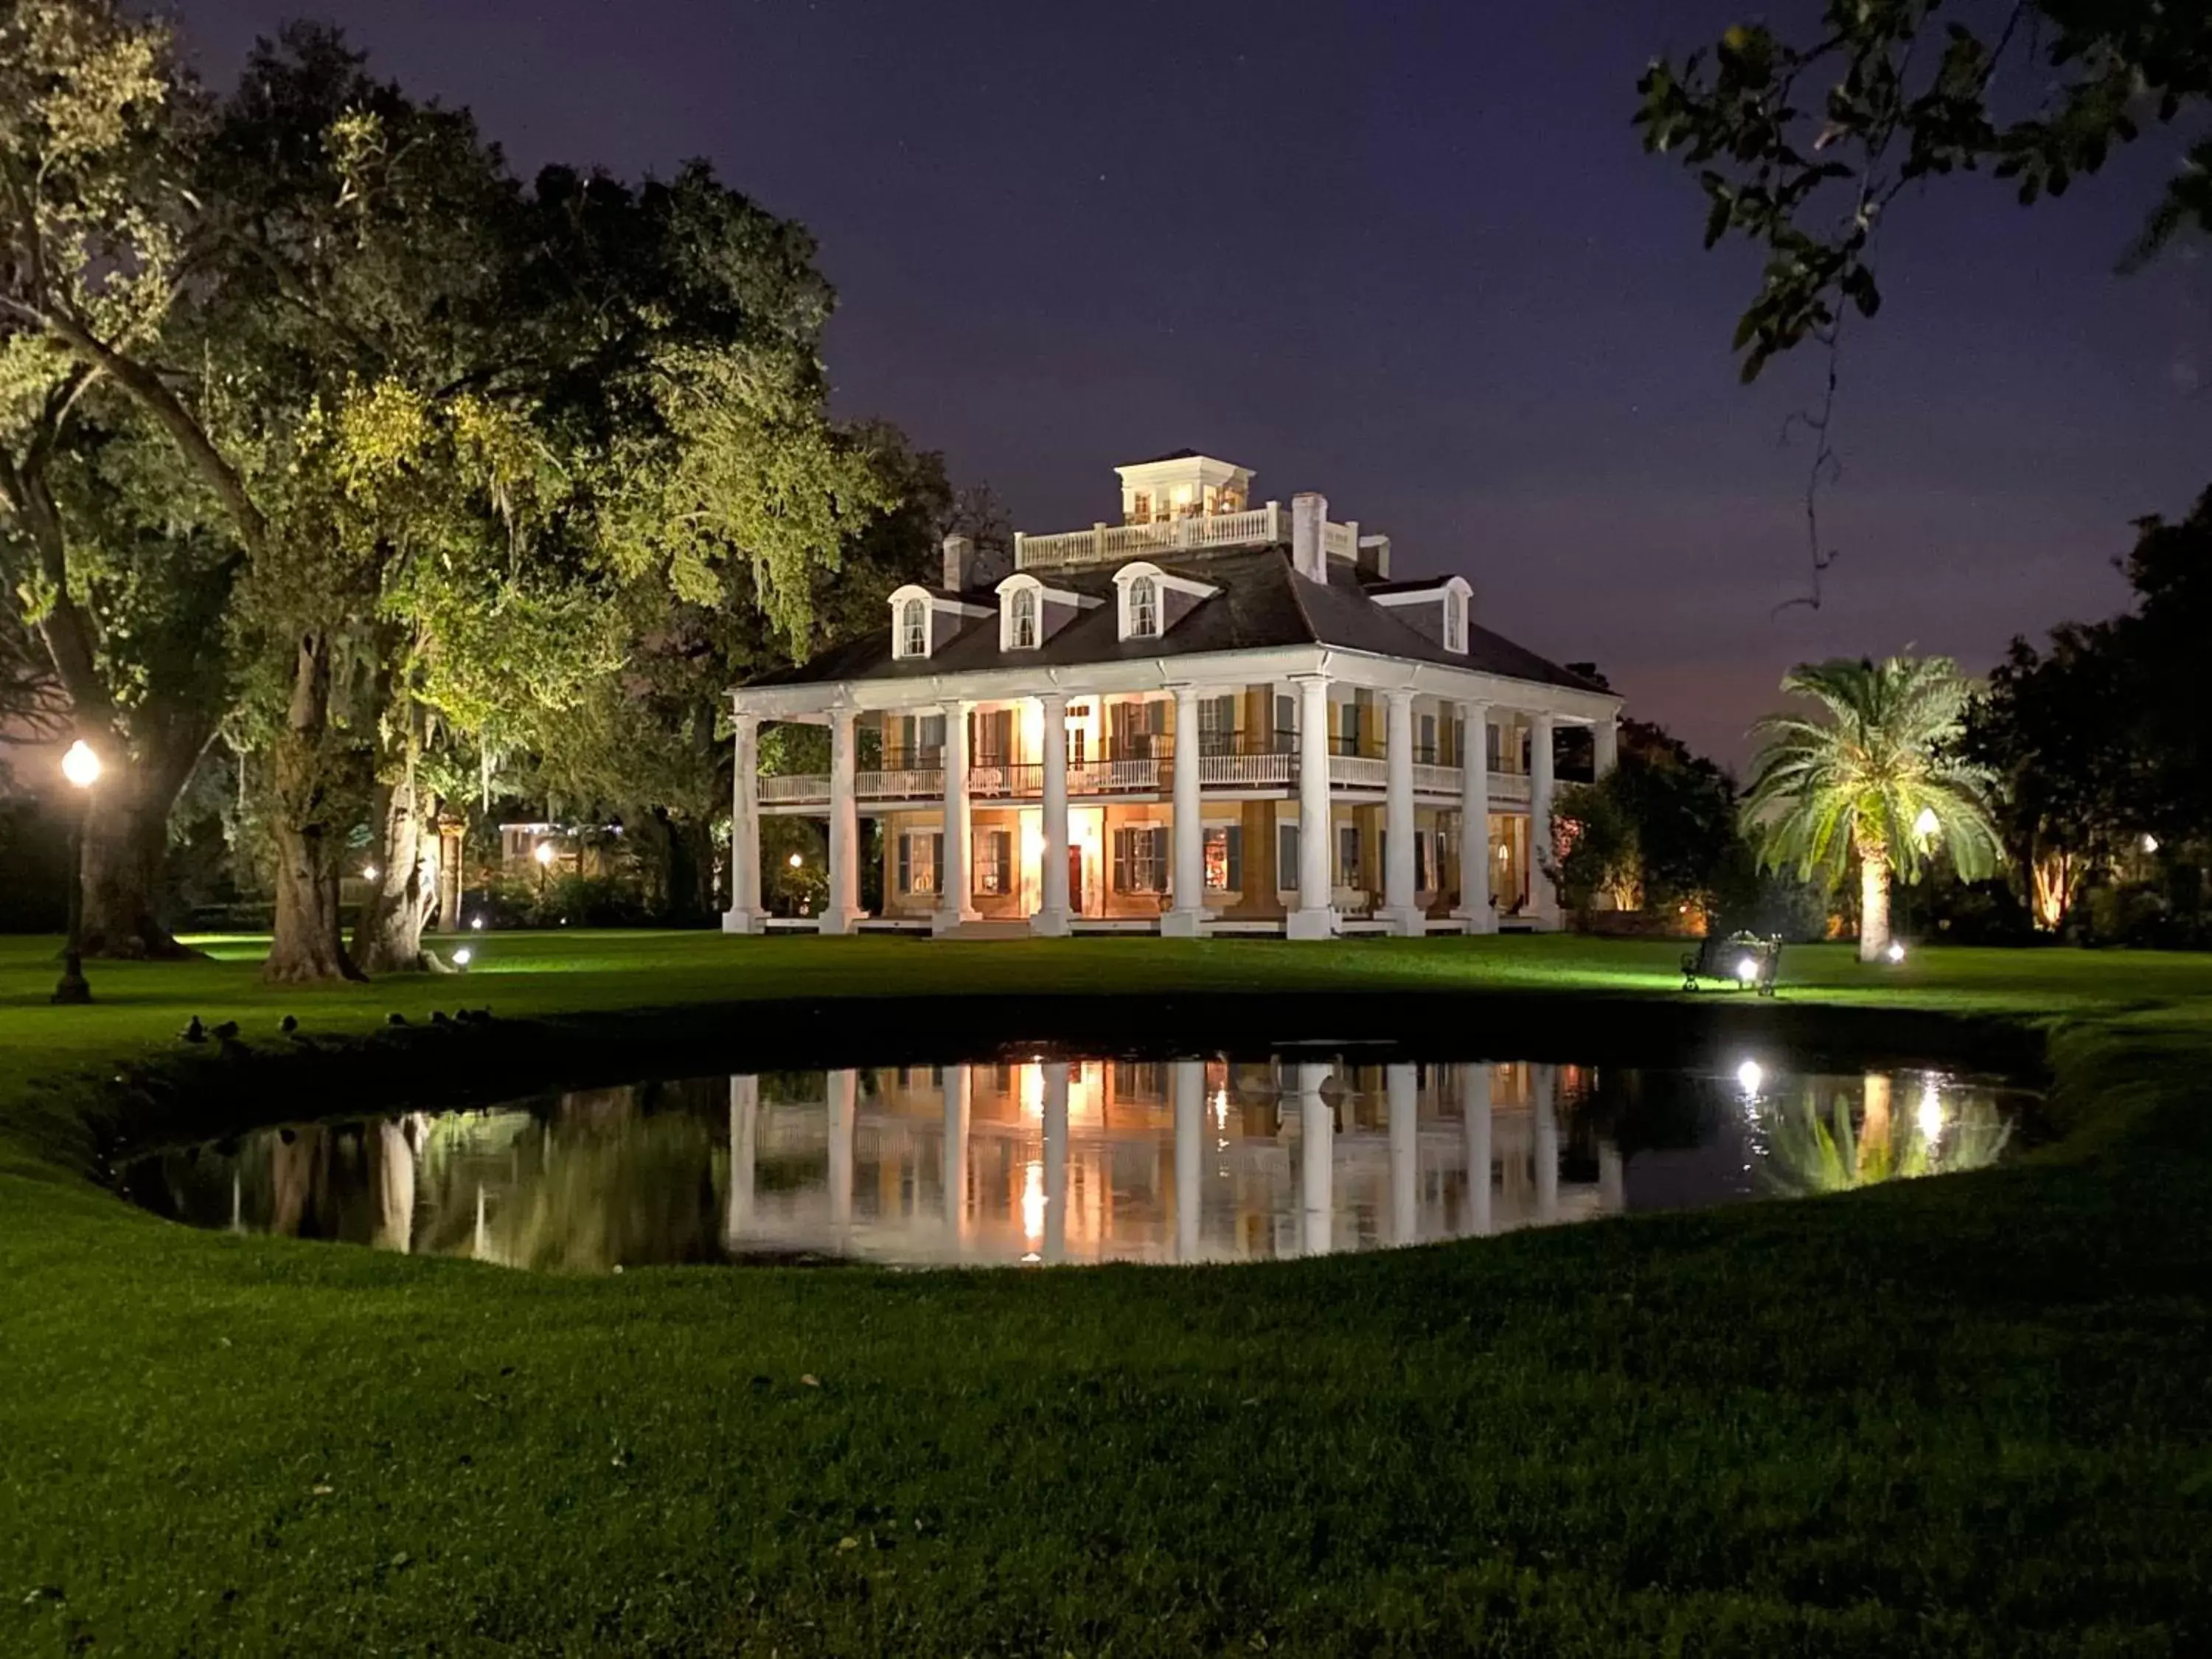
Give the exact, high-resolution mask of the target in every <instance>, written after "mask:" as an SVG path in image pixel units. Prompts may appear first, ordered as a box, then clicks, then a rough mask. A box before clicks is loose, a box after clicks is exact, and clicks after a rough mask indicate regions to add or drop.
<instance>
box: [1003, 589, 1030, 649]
mask: <svg viewBox="0 0 2212 1659" xmlns="http://www.w3.org/2000/svg"><path fill="white" fill-rule="evenodd" d="M1007 634H1008V635H1009V637H1008V639H1007V641H1006V645H1007V648H1008V649H1010V650H1014V651H1034V650H1036V642H1037V596H1036V589H1035V588H1034V587H1018V588H1016V589H1015V590H1014V592H1013V595H1012V615H1011V616H1010V617H1008V619H1007Z"/></svg>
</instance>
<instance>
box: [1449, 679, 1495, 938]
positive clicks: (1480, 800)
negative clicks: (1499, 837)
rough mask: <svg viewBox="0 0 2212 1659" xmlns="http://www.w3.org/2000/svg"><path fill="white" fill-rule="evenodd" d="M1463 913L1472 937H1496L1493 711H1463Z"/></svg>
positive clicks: (1482, 707)
mask: <svg viewBox="0 0 2212 1659" xmlns="http://www.w3.org/2000/svg"><path fill="white" fill-rule="evenodd" d="M1459 720H1460V727H1459V729H1460V759H1459V766H1460V771H1459V908H1457V909H1455V910H1454V911H1453V912H1452V915H1453V916H1454V917H1455V918H1456V919H1457V920H1458V921H1459V922H1460V924H1461V926H1462V927H1465V928H1466V929H1467V931H1468V933H1496V932H1497V931H1498V907H1497V906H1496V905H1494V904H1492V902H1490V879H1491V874H1492V872H1491V868H1490V705H1489V704H1488V703H1486V702H1463V703H1462V704H1460V706H1459Z"/></svg>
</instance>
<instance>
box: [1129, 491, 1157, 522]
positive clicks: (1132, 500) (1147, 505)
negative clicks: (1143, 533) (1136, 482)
mask: <svg viewBox="0 0 2212 1659" xmlns="http://www.w3.org/2000/svg"><path fill="white" fill-rule="evenodd" d="M1129 522H1130V523H1131V524H1150V523H1151V522H1152V491H1151V490H1149V489H1139V490H1136V491H1133V493H1132V494H1131V495H1130V496H1129Z"/></svg>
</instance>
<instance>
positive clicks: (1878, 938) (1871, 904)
mask: <svg viewBox="0 0 2212 1659" xmlns="http://www.w3.org/2000/svg"><path fill="white" fill-rule="evenodd" d="M1888 949H1889V851H1888V849H1887V848H1881V847H1863V848H1860V849H1859V960H1860V961H1861V962H1879V961H1881V956H1882V952H1883V951H1887V950H1888Z"/></svg>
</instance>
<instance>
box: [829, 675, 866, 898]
mask: <svg viewBox="0 0 2212 1659" xmlns="http://www.w3.org/2000/svg"><path fill="white" fill-rule="evenodd" d="M857 718H858V717H857V716H856V715H855V714H854V711H853V710H852V709H850V708H833V709H831V710H830V711H829V902H827V903H826V904H825V905H823V910H822V924H821V927H822V931H823V933H851V932H853V931H854V928H855V927H858V926H859V924H860V917H861V915H863V914H864V913H863V912H862V910H861V908H860V803H859V802H858V801H857V800H856V799H854V768H855V767H856V766H858V764H859V757H858V755H857V753H856V748H857V744H856V743H855V732H854V725H855V721H856V720H857Z"/></svg>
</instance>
